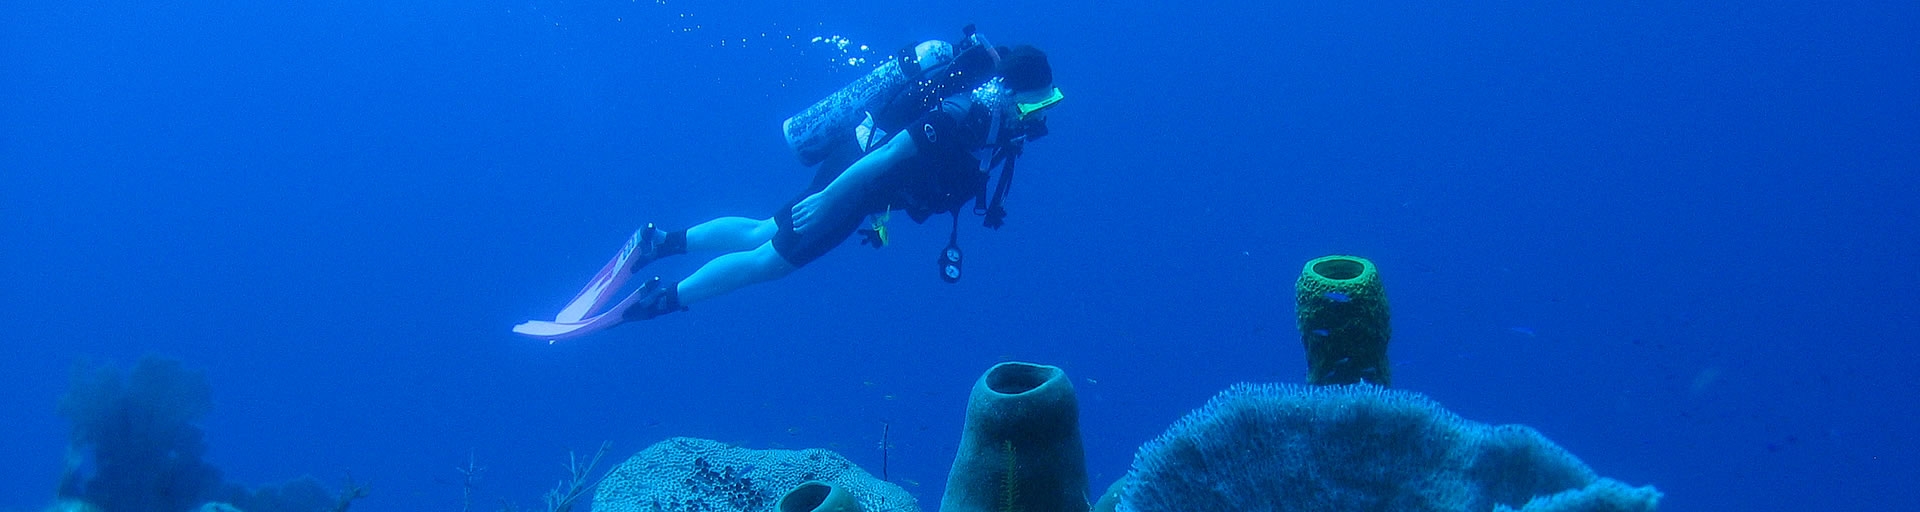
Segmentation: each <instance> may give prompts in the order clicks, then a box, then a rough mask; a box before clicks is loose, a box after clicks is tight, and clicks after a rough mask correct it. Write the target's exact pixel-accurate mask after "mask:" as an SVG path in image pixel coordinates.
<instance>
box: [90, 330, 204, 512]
mask: <svg viewBox="0 0 1920 512" xmlns="http://www.w3.org/2000/svg"><path fill="white" fill-rule="evenodd" d="M211 394H212V392H211V389H210V387H209V386H208V385H207V380H206V378H205V377H204V376H202V375H200V374H199V373H197V372H192V371H189V370H187V369H185V368H184V367H182V365H181V364H180V363H179V362H178V361H172V360H166V359H160V358H154V357H147V358H143V359H141V360H140V362H139V363H138V364H136V365H134V367H133V369H132V370H131V371H130V372H128V373H127V374H126V375H124V376H123V375H122V374H121V373H120V370H119V369H118V368H114V367H111V366H101V367H86V366H82V367H81V368H79V369H78V370H77V371H75V372H74V377H73V383H72V387H71V388H70V389H69V390H68V391H67V394H66V395H65V396H62V397H61V398H60V405H59V411H60V415H61V416H64V417H66V418H67V420H68V421H71V422H72V423H73V432H72V436H71V438H70V439H69V440H68V442H69V447H70V448H69V449H70V450H72V451H73V452H74V453H76V454H79V455H80V456H76V457H72V461H73V462H72V465H73V467H69V469H68V471H67V472H66V474H64V475H62V477H61V481H60V497H61V498H63V499H74V500H80V501H85V502H87V503H90V504H92V505H94V506H97V507H99V508H100V509H101V510H102V511H103V512H186V511H189V510H193V509H195V508H196V507H198V506H200V504H201V503H202V502H203V501H205V499H206V498H207V496H208V495H209V494H210V493H212V492H214V491H215V490H216V489H218V488H219V486H220V471H219V470H218V469H215V468H214V467H213V466H212V465H209V464H207V463H206V462H204V461H202V460H200V456H201V455H202V454H204V453H206V449H207V446H206V443H205V442H204V441H203V440H202V439H201V437H202V436H201V432H200V427H199V426H197V425H195V424H194V422H196V421H198V420H199V419H200V417H201V416H205V415H206V414H207V412H208V411H209V410H211V409H212V408H213V400H212V398H211ZM89 460H90V461H91V463H92V464H91V471H86V470H85V468H82V467H80V463H82V462H87V461H89Z"/></svg>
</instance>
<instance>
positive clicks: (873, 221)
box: [860, 206, 893, 249]
mask: <svg viewBox="0 0 1920 512" xmlns="http://www.w3.org/2000/svg"><path fill="white" fill-rule="evenodd" d="M892 216H893V207H892V206H888V207H887V211H885V212H882V213H878V214H874V215H869V216H867V229H862V230H860V245H871V246H873V248H875V249H879V248H881V247H886V246H887V244H888V243H889V242H891V241H892V240H889V239H888V238H887V219H888V218H889V217H892Z"/></svg>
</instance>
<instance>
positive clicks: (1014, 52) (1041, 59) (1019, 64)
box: [996, 44, 1053, 95]
mask: <svg viewBox="0 0 1920 512" xmlns="http://www.w3.org/2000/svg"><path fill="white" fill-rule="evenodd" d="M999 53H1000V69H998V70H996V71H999V74H1000V76H1001V77H1002V78H1005V79H1006V80H1007V88H1009V89H1013V93H1014V94H1016V95H1018V94H1021V93H1039V92H1043V91H1046V90H1047V89H1051V88H1053V66H1049V65H1047V54H1046V52H1042V51H1040V49H1039V48H1034V47H1033V46H1030V45H1024V44H1023V45H1020V46H1015V47H1012V48H1001V49H1000V51H999Z"/></svg>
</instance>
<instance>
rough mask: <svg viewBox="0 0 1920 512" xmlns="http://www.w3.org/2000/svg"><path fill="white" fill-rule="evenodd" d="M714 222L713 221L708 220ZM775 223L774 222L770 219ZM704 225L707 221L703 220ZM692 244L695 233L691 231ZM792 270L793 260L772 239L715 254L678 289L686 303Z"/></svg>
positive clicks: (785, 274)
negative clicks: (751, 247) (775, 249)
mask: <svg viewBox="0 0 1920 512" xmlns="http://www.w3.org/2000/svg"><path fill="white" fill-rule="evenodd" d="M709 224H711V223H709ZM767 224H768V225H772V224H773V223H772V222H768V223H767ZM703 225H704V224H703ZM688 239H689V242H688V244H689V245H691V244H692V242H691V239H692V235H691V233H689V235H688ZM792 272H793V264H791V263H787V260H786V258H782V257H780V253H779V252H777V251H774V250H773V242H770V241H769V242H761V243H760V246H759V247H758V248H755V249H753V250H750V251H739V252H733V253H728V254H725V255H722V256H720V257H718V258H714V259H713V261H709V262H707V264H706V265H702V266H701V267H700V270H697V271H694V273H693V275H691V276H687V280H685V281H681V282H680V287H679V289H678V291H679V294H680V304H681V305H683V306H684V305H687V304H693V303H695V302H700V301H703V300H707V299H711V298H714V297H718V296H720V295H724V294H726V293H727V292H731V291H734V290H738V289H741V288H745V287H746V286H747V285H751V284H759V283H764V282H767V281H772V280H775V279H779V278H782V277H786V276H787V274H789V273H792Z"/></svg>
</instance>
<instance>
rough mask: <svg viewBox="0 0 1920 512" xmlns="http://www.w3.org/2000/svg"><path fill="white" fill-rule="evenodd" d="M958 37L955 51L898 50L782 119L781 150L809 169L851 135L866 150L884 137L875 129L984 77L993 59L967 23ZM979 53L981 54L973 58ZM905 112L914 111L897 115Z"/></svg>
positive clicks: (930, 45) (934, 46)
mask: <svg viewBox="0 0 1920 512" xmlns="http://www.w3.org/2000/svg"><path fill="white" fill-rule="evenodd" d="M964 33H965V36H966V37H965V38H963V39H962V40H961V42H960V44H959V45H958V47H956V45H954V44H953V43H948V42H946V41H939V40H934V41H926V42H923V43H920V44H917V45H913V46H911V47H908V48H903V49H901V50H900V52H899V54H897V55H895V56H894V57H893V58H891V59H887V61H886V62H885V63H882V64H881V65H879V66H878V67H875V68H873V71H871V72H868V73H867V74H866V75H865V76H862V77H860V78H859V79H858V80H854V81H853V83H850V84H847V86H846V87H842V88H840V90H839V91H837V92H834V93H833V94H831V95H828V96H827V97H826V98H822V99H821V100H820V101H819V102H816V103H814V104H813V106H810V107H807V109H806V110H802V111H800V113H798V114H794V115H793V117H789V118H787V120H786V121H785V122H782V123H780V130H781V132H782V133H784V134H785V135H786V138H787V146H788V147H791V148H793V151H794V153H795V154H796V155H798V156H799V157H800V163H801V165H805V166H809V167H811V166H814V165H817V164H819V163H820V162H822V161H825V160H826V159H827V156H828V155H829V154H832V153H833V150H834V148H835V147H837V144H836V143H838V142H841V141H844V140H846V138H848V137H856V136H857V137H858V138H859V139H860V140H859V141H858V143H859V146H860V149H862V150H867V149H871V146H872V145H874V144H877V143H878V142H879V141H880V140H881V139H883V138H884V132H881V131H879V130H880V129H881V128H882V126H881V125H886V124H892V122H904V120H902V119H900V118H905V117H906V116H909V115H917V114H918V113H919V112H918V110H921V109H924V108H926V107H928V106H931V105H928V104H925V103H926V102H927V101H929V100H930V101H933V102H938V101H939V100H940V98H941V97H942V96H944V94H942V93H944V92H946V91H947V90H949V89H952V88H954V87H970V86H971V85H972V82H978V81H983V80H986V79H987V78H990V77H991V76H990V75H992V70H993V67H992V66H994V65H995V64H996V63H997V62H998V61H999V56H998V55H997V54H996V53H994V50H993V46H992V45H990V44H987V42H986V38H984V37H981V36H979V35H978V34H975V33H974V32H973V26H972V25H968V26H967V27H966V29H965V30H964ZM981 50H984V51H985V53H986V55H985V56H980V55H979V54H980V53H981V52H980V51H981ZM956 64H957V65H956ZM980 68H984V69H980ZM913 99H918V100H919V101H912V100H913ZM914 103H922V104H920V105H915V104H914ZM906 108H912V109H914V110H915V111H914V112H902V111H901V110H902V109H906ZM876 118H879V120H876ZM856 132H858V133H857V134H856Z"/></svg>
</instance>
